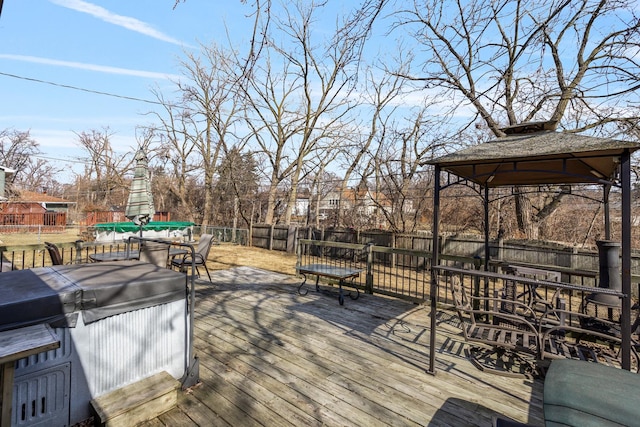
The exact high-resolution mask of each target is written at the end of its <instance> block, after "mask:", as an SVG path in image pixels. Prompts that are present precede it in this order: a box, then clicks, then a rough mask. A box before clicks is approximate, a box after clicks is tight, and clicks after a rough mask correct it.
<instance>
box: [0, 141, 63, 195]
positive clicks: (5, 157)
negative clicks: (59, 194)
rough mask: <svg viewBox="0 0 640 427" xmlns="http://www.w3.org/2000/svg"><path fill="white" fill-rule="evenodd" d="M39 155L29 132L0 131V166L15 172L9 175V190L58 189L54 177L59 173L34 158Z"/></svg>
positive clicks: (43, 161) (49, 165)
mask: <svg viewBox="0 0 640 427" xmlns="http://www.w3.org/2000/svg"><path fill="white" fill-rule="evenodd" d="M39 154H41V153H40V146H39V144H38V142H37V141H36V140H35V139H33V138H32V137H31V135H30V133H29V131H18V130H14V129H4V130H1V131H0V165H2V166H5V167H8V168H10V169H13V170H15V173H14V174H12V175H9V176H10V177H11V180H10V182H7V184H9V185H8V187H9V190H12V189H16V190H17V189H24V190H30V191H38V192H39V191H43V190H44V189H45V188H46V189H47V190H52V189H53V188H57V187H58V183H57V182H56V181H55V179H54V177H55V176H56V175H57V173H58V172H60V171H61V169H59V168H55V167H53V166H52V165H51V164H50V163H49V162H47V161H46V160H44V159H39V158H37V157H35V156H37V155H39Z"/></svg>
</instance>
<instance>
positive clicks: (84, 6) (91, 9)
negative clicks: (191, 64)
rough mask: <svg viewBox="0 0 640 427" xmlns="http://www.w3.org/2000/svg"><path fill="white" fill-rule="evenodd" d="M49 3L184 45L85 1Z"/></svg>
mask: <svg viewBox="0 0 640 427" xmlns="http://www.w3.org/2000/svg"><path fill="white" fill-rule="evenodd" d="M50 1H51V3H53V4H57V5H58V6H62V7H66V8H67V9H72V10H75V11H77V12H80V13H86V14H89V15H91V16H93V17H95V18H98V19H100V20H102V21H105V22H108V23H110V24H114V25H117V26H119V27H123V28H126V29H128V30H131V31H135V32H137V33H140V34H144V35H145V36H149V37H153V38H154V39H158V40H162V41H165V42H168V43H172V44H176V45H178V46H182V45H183V44H184V43H182V42H181V41H180V40H177V39H174V38H173V37H171V36H168V35H166V34H164V33H162V32H161V31H158V30H156V29H155V28H153V27H152V26H151V25H149V24H147V23H145V22H142V21H140V20H139V19H136V18H131V17H129V16H123V15H118V14H115V13H112V12H109V11H108V10H107V9H105V8H103V7H101V6H96V5H95V4H91V3H88V2H86V1H82V0H50Z"/></svg>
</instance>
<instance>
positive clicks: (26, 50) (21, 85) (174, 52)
mask: <svg viewBox="0 0 640 427" xmlns="http://www.w3.org/2000/svg"><path fill="white" fill-rule="evenodd" d="M247 12H248V9H247V7H246V6H243V5H242V4H241V2H240V1H239V0H229V1H224V2H222V1H212V0H187V1H186V2H184V3H180V4H179V5H178V6H177V7H176V8H175V9H174V0H134V1H99V0H91V1H83V0H4V6H3V8H2V15H1V16H0V40H2V42H1V44H0V46H1V47H0V73H1V74H0V88H1V89H0V98H1V99H2V102H0V129H16V130H19V131H26V130H29V131H30V132H31V136H32V137H33V138H34V139H35V140H36V141H38V143H39V144H40V148H41V150H42V151H43V153H44V156H45V157H47V158H48V159H49V160H51V159H62V160H74V159H76V158H77V157H78V156H80V155H81V154H82V151H80V150H79V148H78V147H79V145H78V142H77V141H78V138H77V136H76V133H80V132H83V131H90V130H93V129H95V130H102V129H103V128H105V127H108V128H109V130H110V131H111V132H112V133H114V135H113V137H112V143H113V146H114V149H115V150H116V151H117V152H119V153H122V154H127V153H129V152H130V151H131V149H133V148H135V146H136V139H135V133H136V126H138V125H145V124H148V123H150V122H151V120H152V118H151V117H150V116H148V115H145V113H148V112H149V111H151V110H153V109H154V108H155V106H154V105H153V104H149V103H145V102H139V101H132V100H128V99H124V98H119V97H112V96H104V95H99V94H96V93H92V92H87V91H81V90H74V89H69V88H65V87H62V86H65V85H66V86H73V87H78V88H82V89H86V90H90V91H97V92H106V93H110V94H114V95H119V96H123V97H132V98H139V99H144V100H151V101H155V98H154V97H153V95H152V94H151V89H152V88H156V87H157V88H159V89H160V90H161V91H162V92H163V93H165V94H166V95H168V96H169V97H170V96H171V94H172V92H171V91H172V90H173V87H174V85H173V84H172V83H171V81H170V79H174V80H175V79H177V78H178V77H179V73H180V70H179V60H180V58H181V57H183V53H184V51H185V50H187V51H194V52H198V51H199V44H200V43H203V44H208V43H210V42H211V41H216V42H219V43H220V44H226V37H227V36H226V32H225V25H227V24H228V23H231V24H228V25H227V26H228V27H229V28H230V29H231V31H232V33H234V34H240V37H241V36H242V34H247V32H243V31H242V29H243V26H245V25H249V24H250V23H249V21H248V20H247V19H245V13H247ZM34 80H37V81H45V82H50V83H54V84H55V85H52V84H47V83H40V82H37V81H34ZM56 164H57V165H65V166H66V169H67V170H70V168H71V167H73V169H74V170H76V171H82V165H81V164H78V163H62V162H56ZM71 176H72V175H71V174H70V173H69V172H67V173H65V175H63V176H60V179H59V180H60V181H63V182H67V181H69V180H70V179H71Z"/></svg>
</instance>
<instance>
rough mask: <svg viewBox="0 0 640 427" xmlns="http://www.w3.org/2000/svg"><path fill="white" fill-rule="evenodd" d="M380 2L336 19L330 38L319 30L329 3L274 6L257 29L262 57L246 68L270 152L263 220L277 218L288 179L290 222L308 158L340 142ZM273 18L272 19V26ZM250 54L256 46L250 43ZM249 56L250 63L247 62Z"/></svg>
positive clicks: (259, 134)
mask: <svg viewBox="0 0 640 427" xmlns="http://www.w3.org/2000/svg"><path fill="white" fill-rule="evenodd" d="M377 3H378V2H375V1H373V0H369V1H365V2H364V3H363V4H362V5H361V6H360V7H359V8H358V9H356V10H355V12H353V14H352V15H350V16H348V17H347V18H346V19H345V20H344V22H341V23H339V24H338V25H337V27H336V28H335V30H333V32H332V36H331V37H330V38H329V39H320V40H318V39H317V37H314V34H320V35H321V36H322V35H323V34H324V31H315V30H316V28H315V26H316V25H318V22H317V20H318V15H319V14H320V12H321V11H322V10H323V9H324V8H325V6H326V2H311V3H309V2H303V1H296V2H292V3H290V4H286V5H284V8H283V9H282V10H281V11H279V12H280V14H279V15H278V16H275V14H274V13H273V11H271V14H269V15H267V16H266V17H265V19H263V20H262V21H256V24H257V25H259V26H261V27H260V28H261V30H260V31H256V33H255V34H259V35H261V36H264V39H263V42H264V43H263V44H262V46H263V47H262V51H261V58H258V60H256V61H255V62H254V63H253V64H252V66H251V69H250V72H248V73H245V74H244V76H245V77H246V79H245V80H244V81H245V86H244V89H245V95H246V99H247V103H248V105H249V106H250V108H251V116H250V117H248V120H247V123H248V124H249V126H250V127H251V129H252V131H253V137H254V141H255V142H256V143H257V144H258V145H259V147H260V148H261V149H262V151H263V152H264V153H265V155H266V156H267V157H268V159H269V166H270V188H269V192H268V207H267V214H266V218H265V221H266V222H268V223H271V222H273V220H274V211H275V208H276V204H277V203H278V193H279V189H281V187H282V184H283V183H284V182H285V180H287V181H288V183H289V188H288V197H287V201H286V211H285V214H284V222H285V223H289V222H290V220H291V212H292V209H293V206H294V205H295V200H296V198H297V192H298V185H299V182H300V180H301V179H303V178H304V171H305V161H306V160H307V159H308V158H309V157H310V156H313V155H314V153H316V151H317V148H318V146H319V145H320V144H321V143H323V142H324V148H325V149H326V148H328V146H329V143H328V141H335V142H338V141H340V140H341V139H343V138H341V136H340V135H341V134H342V132H343V130H342V129H343V128H344V126H345V124H346V123H348V122H349V121H350V118H348V113H349V112H350V111H351V109H352V108H353V107H354V105H353V104H352V103H351V102H350V96H351V94H352V92H353V90H354V88H355V85H356V82H357V76H358V71H357V69H358V66H359V63H360V57H361V53H362V49H363V46H364V44H365V41H366V39H367V36H368V34H369V31H370V28H371V25H372V22H373V20H374V19H375V18H376V16H377V13H378V10H379V9H378V8H377V7H376V5H377ZM267 24H269V26H268V27H267ZM251 46H252V54H253V55H255V53H256V50H255V47H256V46H257V44H255V43H253V44H252V45H251ZM245 63H246V62H245Z"/></svg>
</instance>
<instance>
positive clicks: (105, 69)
mask: <svg viewBox="0 0 640 427" xmlns="http://www.w3.org/2000/svg"><path fill="white" fill-rule="evenodd" d="M0 59H10V60H13V61H22V62H32V63H36V64H44V65H55V66H58V67H68V68H76V69H80V70H89V71H98V72H100V73H107V74H120V75H125V76H135V77H144V78H147V79H162V80H169V79H172V80H177V79H179V78H180V76H179V75H177V74H164V73H157V72H154V71H142V70H131V69H128V68H118V67H109V66H106V65H96V64H85V63H82V62H72V61H61V60H58V59H49V58H41V57H36V56H27V55H11V54H0Z"/></svg>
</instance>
